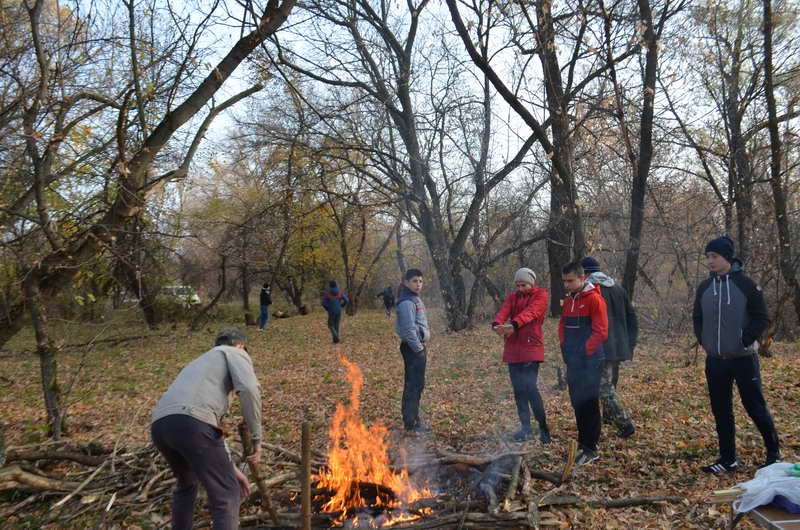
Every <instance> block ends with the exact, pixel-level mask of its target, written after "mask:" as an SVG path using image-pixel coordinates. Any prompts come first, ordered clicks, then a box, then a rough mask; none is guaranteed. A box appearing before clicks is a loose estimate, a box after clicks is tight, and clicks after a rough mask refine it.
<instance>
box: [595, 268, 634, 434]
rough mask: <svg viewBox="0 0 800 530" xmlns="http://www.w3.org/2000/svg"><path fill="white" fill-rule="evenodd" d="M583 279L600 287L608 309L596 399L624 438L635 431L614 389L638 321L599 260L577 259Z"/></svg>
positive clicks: (605, 418)
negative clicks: (598, 391)
mask: <svg viewBox="0 0 800 530" xmlns="http://www.w3.org/2000/svg"><path fill="white" fill-rule="evenodd" d="M581 265H582V266H583V272H584V273H585V274H586V281H587V282H589V283H592V284H594V285H596V286H598V287H599V288H600V294H602V295H603V300H605V302H606V309H607V311H608V339H607V340H606V341H605V342H604V343H603V353H604V354H605V360H604V361H603V374H602V377H601V378H600V403H601V404H602V405H603V421H604V422H607V423H609V424H611V425H613V426H615V427H616V428H617V436H619V437H621V438H627V437H628V436H631V435H632V434H633V433H634V432H636V427H635V425H634V424H633V420H632V419H631V415H630V414H629V413H628V411H627V410H626V409H625V406H624V405H623V404H622V399H620V397H619V394H618V393H617V391H616V388H617V381H618V380H619V365H620V363H622V362H623V361H630V360H631V359H633V349H634V348H635V347H636V340H637V338H638V335H639V323H638V320H637V319H636V312H635V311H634V310H633V306H632V305H631V301H630V299H628V293H627V292H625V289H623V288H622V287H621V286H620V285H617V284H616V283H615V282H614V280H613V279H611V278H610V277H609V276H608V275H607V274H606V273H604V272H601V271H600V263H598V262H597V260H596V259H594V258H592V257H590V256H587V257H585V258H583V259H582V260H581Z"/></svg>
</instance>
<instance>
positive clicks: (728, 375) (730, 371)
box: [706, 354, 780, 462]
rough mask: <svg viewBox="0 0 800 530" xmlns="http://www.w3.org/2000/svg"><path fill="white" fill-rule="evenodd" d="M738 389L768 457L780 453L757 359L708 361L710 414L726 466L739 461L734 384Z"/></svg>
mask: <svg viewBox="0 0 800 530" xmlns="http://www.w3.org/2000/svg"><path fill="white" fill-rule="evenodd" d="M734 381H735V382H736V386H737V387H738V388H739V396H740V397H741V398H742V405H744V409H745V410H746V411H747V414H748V415H749V416H750V418H751V419H752V420H753V423H755V424H756V427H757V428H758V430H759V432H760V433H761V437H762V438H763V439H764V445H765V446H766V449H767V453H771V454H777V453H778V452H779V450H780V441H779V440H778V432H777V431H776V430H775V422H773V421H772V415H771V414H770V413H769V409H768V408H767V402H766V400H765V399H764V392H763V391H762V389H761V368H760V366H759V363H758V355H756V354H753V355H748V356H747V357H738V358H736V359H718V358H714V357H706V382H707V383H708V396H709V398H710V399H711V411H712V412H713V413H714V421H715V422H716V424H717V436H718V437H719V455H720V457H721V458H722V460H723V461H725V462H733V461H734V460H735V459H736V421H735V419H734V417H733V383H734Z"/></svg>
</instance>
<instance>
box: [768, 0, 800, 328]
mask: <svg viewBox="0 0 800 530" xmlns="http://www.w3.org/2000/svg"><path fill="white" fill-rule="evenodd" d="M772 22H773V21H772V0H764V24H763V31H764V85H765V93H766V98H767V112H768V114H769V139H770V179H769V184H770V187H771V188H772V197H773V201H774V203H775V223H776V224H777V226H778V246H779V248H778V254H779V256H780V269H781V274H782V275H783V279H784V281H785V282H786V285H787V287H788V288H789V291H790V292H791V293H792V296H793V297H794V308H795V312H796V317H797V321H798V323H800V282H798V281H797V276H796V272H795V269H794V266H793V261H794V260H793V257H792V237H791V232H790V231H789V217H788V215H787V211H788V209H787V207H786V192H785V189H784V186H783V178H782V175H781V150H782V146H781V137H780V130H779V129H778V111H777V105H776V103H775V87H774V85H773V81H772V75H773V72H772V69H773V64H772Z"/></svg>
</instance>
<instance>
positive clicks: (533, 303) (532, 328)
mask: <svg viewBox="0 0 800 530" xmlns="http://www.w3.org/2000/svg"><path fill="white" fill-rule="evenodd" d="M546 311H547V289H542V288H540V287H536V286H534V287H531V288H530V289H528V290H527V291H514V292H513V293H511V294H509V295H508V296H507V297H506V299H505V301H504V302H503V305H502V306H501V307H500V311H498V312H497V314H496V315H495V316H494V320H493V321H492V327H494V326H495V325H498V326H499V325H501V324H504V323H505V322H506V320H511V324H512V325H513V326H514V333H513V334H512V335H511V336H509V337H508V338H507V339H506V345H505V348H503V362H506V363H524V362H530V361H544V341H543V340H542V323H543V322H544V315H545V312H546Z"/></svg>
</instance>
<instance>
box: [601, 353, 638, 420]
mask: <svg viewBox="0 0 800 530" xmlns="http://www.w3.org/2000/svg"><path fill="white" fill-rule="evenodd" d="M619 363H620V362H619V361H604V362H603V373H602V375H601V377H600V403H601V404H602V406H603V423H607V424H609V425H614V426H615V427H616V428H617V429H619V430H620V431H623V430H625V429H627V428H629V427H628V426H629V425H633V421H632V420H631V415H630V414H629V413H628V411H627V410H625V406H624V405H623V404H622V400H620V398H619V396H618V395H617V391H616V386H617V377H618V376H619Z"/></svg>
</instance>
